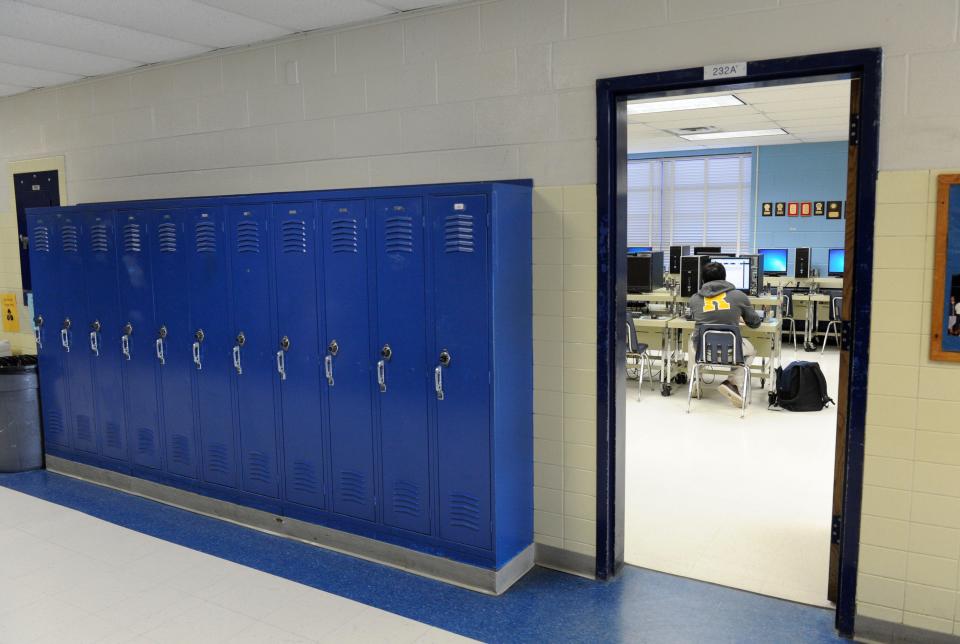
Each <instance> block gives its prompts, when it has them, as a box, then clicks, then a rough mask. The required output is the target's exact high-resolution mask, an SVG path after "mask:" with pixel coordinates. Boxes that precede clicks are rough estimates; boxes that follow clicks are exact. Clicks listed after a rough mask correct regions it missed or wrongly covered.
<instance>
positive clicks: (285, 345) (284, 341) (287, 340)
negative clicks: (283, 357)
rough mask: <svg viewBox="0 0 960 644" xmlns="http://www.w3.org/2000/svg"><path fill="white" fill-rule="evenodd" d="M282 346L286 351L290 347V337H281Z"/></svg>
mask: <svg viewBox="0 0 960 644" xmlns="http://www.w3.org/2000/svg"><path fill="white" fill-rule="evenodd" d="M280 348H281V349H283V350H284V351H286V350H288V349H289V348H290V338H288V337H287V336H283V337H282V338H280Z"/></svg>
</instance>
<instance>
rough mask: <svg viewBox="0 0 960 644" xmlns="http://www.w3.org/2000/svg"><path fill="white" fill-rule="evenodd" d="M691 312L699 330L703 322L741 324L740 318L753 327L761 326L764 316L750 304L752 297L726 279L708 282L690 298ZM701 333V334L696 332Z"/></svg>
mask: <svg viewBox="0 0 960 644" xmlns="http://www.w3.org/2000/svg"><path fill="white" fill-rule="evenodd" d="M690 314H691V316H692V317H693V320H694V321H695V322H696V323H697V328H698V330H699V327H700V325H702V324H739V323H740V319H741V318H742V319H743V321H744V322H745V323H746V325H747V326H748V327H750V328H751V329H756V328H757V327H758V326H760V322H762V318H761V317H760V316H759V315H758V314H757V312H756V311H754V310H753V306H751V305H750V298H748V297H747V294H746V293H744V292H743V291H738V290H737V289H736V287H734V285H733V284H731V283H730V282H728V281H726V280H715V281H713V282H707V283H706V284H704V285H703V286H701V287H700V290H699V291H697V294H696V295H694V296H693V297H691V298H690ZM695 335H699V334H695Z"/></svg>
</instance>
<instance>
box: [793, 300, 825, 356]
mask: <svg viewBox="0 0 960 644" xmlns="http://www.w3.org/2000/svg"><path fill="white" fill-rule="evenodd" d="M790 299H791V300H792V301H793V302H800V303H801V304H803V305H804V306H805V307H806V309H807V311H806V318H805V319H804V324H803V346H804V347H806V346H808V345H810V344H812V343H813V337H814V335H815V334H816V331H817V329H816V326H817V315H816V312H817V308H818V307H819V305H821V304H829V303H830V295H829V294H828V293H794V294H793V295H791V296H790Z"/></svg>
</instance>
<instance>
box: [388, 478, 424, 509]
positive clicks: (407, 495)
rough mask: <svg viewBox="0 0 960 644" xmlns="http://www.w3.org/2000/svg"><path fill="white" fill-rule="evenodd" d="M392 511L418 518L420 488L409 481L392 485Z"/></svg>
mask: <svg viewBox="0 0 960 644" xmlns="http://www.w3.org/2000/svg"><path fill="white" fill-rule="evenodd" d="M393 511H394V512H396V513H397V514H406V515H409V516H411V517H418V516H420V488H419V487H418V486H417V485H416V484H414V483H411V482H410V481H397V482H395V483H394V484H393Z"/></svg>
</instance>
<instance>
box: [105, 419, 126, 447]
mask: <svg viewBox="0 0 960 644" xmlns="http://www.w3.org/2000/svg"><path fill="white" fill-rule="evenodd" d="M106 444H107V447H109V448H110V449H115V450H119V449H122V448H123V434H121V433H120V426H119V425H117V424H116V423H107V426H106Z"/></svg>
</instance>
